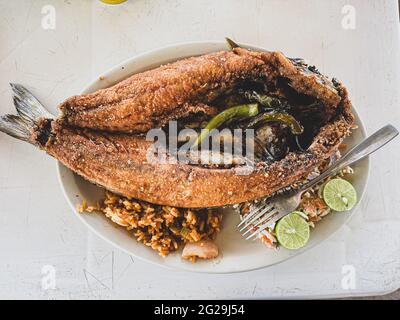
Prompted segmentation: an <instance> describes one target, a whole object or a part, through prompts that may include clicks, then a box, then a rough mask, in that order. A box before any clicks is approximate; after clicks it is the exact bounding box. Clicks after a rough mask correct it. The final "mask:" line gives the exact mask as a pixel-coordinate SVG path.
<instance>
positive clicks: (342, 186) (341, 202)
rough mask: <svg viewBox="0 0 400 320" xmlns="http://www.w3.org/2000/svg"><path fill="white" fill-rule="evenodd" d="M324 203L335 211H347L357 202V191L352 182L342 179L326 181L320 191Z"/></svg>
mask: <svg viewBox="0 0 400 320" xmlns="http://www.w3.org/2000/svg"><path fill="white" fill-rule="evenodd" d="M322 194H323V197H324V201H325V203H326V204H327V205H328V206H329V208H331V209H332V210H335V211H347V210H350V209H352V208H353V207H354V205H355V204H356V202H357V192H356V189H354V187H353V186H352V184H351V183H350V182H348V181H346V180H343V179H339V178H337V179H332V180H330V181H328V182H327V183H326V184H325V186H324V190H323V191H322Z"/></svg>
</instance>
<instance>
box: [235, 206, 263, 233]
mask: <svg viewBox="0 0 400 320" xmlns="http://www.w3.org/2000/svg"><path fill="white" fill-rule="evenodd" d="M264 207H265V204H264V205H261V206H257V207H256V208H254V209H252V210H250V212H249V213H248V214H247V215H246V216H245V217H244V219H243V220H242V221H240V223H239V224H238V225H237V228H239V227H240V226H241V225H242V224H243V223H245V222H246V221H248V220H249V219H251V218H252V217H254V215H255V214H256V213H257V212H259V211H260V210H262V209H263V208H264Z"/></svg>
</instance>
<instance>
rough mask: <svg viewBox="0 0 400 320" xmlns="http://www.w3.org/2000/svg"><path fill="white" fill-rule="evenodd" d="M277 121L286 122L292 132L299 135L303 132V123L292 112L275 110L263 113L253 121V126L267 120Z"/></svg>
mask: <svg viewBox="0 0 400 320" xmlns="http://www.w3.org/2000/svg"><path fill="white" fill-rule="evenodd" d="M272 121H277V122H281V123H284V124H286V125H287V126H288V127H289V128H290V131H291V132H292V134H294V135H299V134H302V133H303V131H304V129H303V127H302V125H301V124H300V123H299V122H298V121H297V120H296V119H295V118H294V117H293V116H291V115H290V114H288V113H286V112H274V113H263V114H262V115H261V116H259V117H257V120H256V121H255V122H253V123H252V126H254V125H256V124H259V123H260V122H261V123H266V122H272Z"/></svg>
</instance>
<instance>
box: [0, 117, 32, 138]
mask: <svg viewBox="0 0 400 320" xmlns="http://www.w3.org/2000/svg"><path fill="white" fill-rule="evenodd" d="M31 129H32V123H28V122H27V121H26V120H25V119H23V118H22V117H20V116H16V115H13V114H6V115H4V116H1V117H0V131H2V132H4V133H6V134H8V135H10V136H12V137H14V138H17V139H19V140H23V141H26V142H29V143H32V142H31V141H30V137H31V134H32V131H31Z"/></svg>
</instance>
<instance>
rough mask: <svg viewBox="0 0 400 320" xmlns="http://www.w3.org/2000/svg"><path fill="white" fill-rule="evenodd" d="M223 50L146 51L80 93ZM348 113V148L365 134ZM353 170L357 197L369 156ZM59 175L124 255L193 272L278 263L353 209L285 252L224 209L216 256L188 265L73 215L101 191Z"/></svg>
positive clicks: (194, 46)
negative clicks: (242, 229) (254, 237)
mask: <svg viewBox="0 0 400 320" xmlns="http://www.w3.org/2000/svg"><path fill="white" fill-rule="evenodd" d="M244 46H245V47H250V48H253V49H256V50H265V49H263V48H257V47H253V46H248V45H244ZM226 49H227V46H226V44H225V43H224V42H196V43H183V44H177V45H174V46H169V47H165V48H161V49H157V50H154V51H151V52H147V53H144V54H141V55H138V56H135V57H133V58H131V59H129V60H127V61H125V62H124V63H122V64H120V65H118V66H116V67H114V68H113V69H111V70H110V71H108V72H106V73H105V74H103V75H101V76H102V77H100V76H99V77H98V78H97V79H96V80H95V81H94V82H92V83H91V84H90V85H89V86H88V87H86V88H85V89H84V90H83V91H82V92H81V93H91V92H94V91H96V90H99V89H102V88H106V87H109V86H111V85H113V84H115V83H117V82H119V81H121V80H123V79H125V78H127V77H128V76H130V75H132V74H134V73H138V72H142V71H145V70H148V69H151V68H154V67H157V66H159V65H161V64H165V63H168V62H173V61H176V60H178V59H181V58H185V57H190V56H196V55H202V54H206V53H210V52H214V51H218V50H226ZM353 111H354V114H355V116H356V122H357V124H358V126H359V129H358V130H356V131H354V133H353V135H352V136H351V137H350V138H348V139H347V141H346V143H347V144H348V145H349V146H352V145H354V144H355V143H356V142H357V141H360V140H361V139H362V138H364V137H365V130H364V126H363V124H362V122H361V120H360V118H359V117H358V115H357V113H356V112H355V110H353ZM353 168H354V169H355V174H354V176H353V178H352V181H351V182H352V183H353V185H354V187H355V188H356V190H357V193H358V198H359V200H360V199H361V196H362V194H363V193H364V189H365V187H366V183H367V178H368V171H369V160H368V159H364V160H362V161H359V162H358V163H357V164H355V165H354V166H353ZM58 174H59V179H60V183H61V186H62V189H63V191H64V195H65V197H66V199H67V201H68V203H69V204H70V206H71V209H72V210H73V211H74V212H75V214H76V215H77V216H78V217H79V219H80V220H81V221H82V222H83V223H84V224H85V225H86V226H88V227H89V228H90V229H91V230H92V231H94V232H95V233H96V234H97V235H99V236H100V237H101V238H103V239H105V240H107V241H108V242H110V243H112V244H113V245H114V246H116V247H118V248H120V249H122V250H124V251H125V252H127V253H128V254H130V255H132V256H135V257H137V258H140V259H143V260H145V261H148V262H152V263H155V264H158V265H161V266H166V267H170V268H176V269H185V270H190V271H196V272H212V273H230V272H241V271H249V270H254V269H259V268H264V267H268V266H271V265H273V264H276V263H279V262H283V261H285V260H287V259H289V258H291V257H294V256H296V255H298V254H301V253H302V252H304V251H306V250H309V249H310V248H312V247H313V246H315V245H317V244H319V243H321V242H323V241H324V240H326V239H327V238H328V237H329V236H331V235H332V234H333V233H335V232H336V231H338V230H339V229H340V228H341V227H342V226H343V225H344V224H345V223H346V221H347V220H348V219H349V218H350V217H351V215H352V214H353V213H354V211H355V210H356V209H353V210H352V211H349V212H345V213H332V214H329V215H328V216H327V217H325V218H324V219H323V220H322V221H320V222H319V223H318V224H317V225H316V228H315V229H313V230H312V231H311V237H310V241H309V242H308V244H307V245H306V246H305V247H304V248H302V249H301V250H297V251H289V250H286V249H283V248H280V249H279V250H271V249H268V248H267V247H266V246H265V245H263V244H262V243H261V242H259V241H245V240H244V239H243V238H242V237H241V235H240V234H239V232H237V231H236V228H235V226H236V225H237V223H238V222H239V217H238V215H237V214H235V212H234V211H233V210H231V209H225V212H224V220H223V228H222V231H221V233H220V234H219V235H218V237H217V240H216V243H217V245H218V247H219V249H220V253H221V254H220V256H219V257H218V258H217V259H215V260H209V261H198V262H197V263H191V262H188V261H186V260H183V259H181V257H180V252H177V253H174V254H171V255H169V256H168V257H167V258H162V257H160V256H159V255H158V254H157V253H156V252H155V251H153V250H151V249H149V248H148V247H146V246H144V245H143V244H141V243H139V242H137V241H136V240H135V239H134V238H133V237H132V235H131V234H130V233H129V232H127V231H125V230H124V229H123V228H122V227H119V226H116V225H115V224H113V223H112V222H111V221H110V220H109V219H107V218H105V217H104V216H102V215H101V214H80V213H78V212H77V211H76V204H77V203H79V202H81V201H82V199H86V200H87V201H88V202H89V203H95V202H96V201H98V200H100V199H101V197H102V196H103V190H102V189H101V188H99V187H96V186H94V185H92V184H90V183H89V182H87V181H85V180H84V179H82V178H81V177H79V176H77V175H76V174H74V173H73V172H72V171H70V170H69V169H67V168H66V167H64V166H63V165H62V164H61V163H59V164H58Z"/></svg>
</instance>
